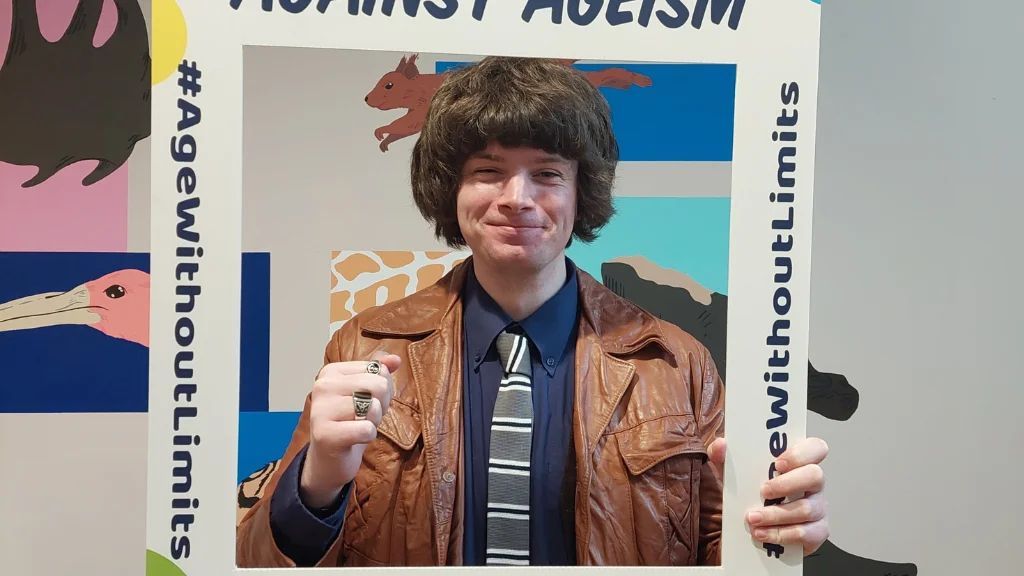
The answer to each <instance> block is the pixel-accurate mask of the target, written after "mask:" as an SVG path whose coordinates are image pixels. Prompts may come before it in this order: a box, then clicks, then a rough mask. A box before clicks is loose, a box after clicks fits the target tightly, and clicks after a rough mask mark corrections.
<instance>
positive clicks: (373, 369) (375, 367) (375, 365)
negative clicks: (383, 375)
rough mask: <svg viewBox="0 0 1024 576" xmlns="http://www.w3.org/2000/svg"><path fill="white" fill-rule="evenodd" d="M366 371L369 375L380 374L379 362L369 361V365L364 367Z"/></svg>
mask: <svg viewBox="0 0 1024 576" xmlns="http://www.w3.org/2000/svg"><path fill="white" fill-rule="evenodd" d="M366 371H367V372H368V373H370V374H380V362H378V361H376V360H370V363H369V364H367V365H366Z"/></svg>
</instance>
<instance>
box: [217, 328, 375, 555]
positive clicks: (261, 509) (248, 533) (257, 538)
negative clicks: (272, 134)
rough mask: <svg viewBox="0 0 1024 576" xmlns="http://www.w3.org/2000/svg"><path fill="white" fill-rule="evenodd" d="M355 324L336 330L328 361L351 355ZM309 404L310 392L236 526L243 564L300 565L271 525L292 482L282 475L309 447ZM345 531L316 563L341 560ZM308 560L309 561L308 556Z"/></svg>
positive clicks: (297, 463)
mask: <svg viewBox="0 0 1024 576" xmlns="http://www.w3.org/2000/svg"><path fill="white" fill-rule="evenodd" d="M354 324H355V323H354V322H347V323H346V324H345V326H343V327H342V328H341V329H340V330H338V331H337V332H336V333H335V334H334V337H333V338H332V339H331V342H330V343H329V344H328V345H327V349H326V351H325V352H324V365H326V364H330V363H334V362H341V361H342V360H344V359H345V358H346V357H347V356H350V355H351V350H349V347H351V346H352V342H354V340H353V339H352V338H351V337H348V338H346V335H347V334H348V333H349V332H350V330H347V328H349V326H354ZM309 407H310V396H309V395H308V394H307V395H306V402H305V405H304V406H303V409H302V415H301V416H300V417H299V423H298V424H297V425H296V426H295V430H294V431H293V432H292V439H291V442H289V444H288V448H287V449H286V450H285V453H284V456H283V457H282V459H281V465H280V466H278V468H277V470H276V471H275V472H274V474H273V476H271V478H270V480H269V482H267V486H266V489H265V490H264V494H263V497H262V498H260V499H259V501H257V502H256V504H255V505H254V506H253V507H252V508H250V509H249V512H248V513H246V515H245V516H244V517H243V518H242V520H241V522H239V524H238V527H237V529H236V530H235V562H236V564H237V565H238V567H239V568H292V567H295V566H296V562H295V560H293V559H292V558H290V557H289V556H288V555H287V554H285V553H284V552H283V551H282V550H281V548H280V546H279V544H281V543H284V542H280V543H279V542H278V540H277V539H276V538H275V536H274V528H273V527H272V526H271V519H270V514H271V508H272V506H271V501H272V500H273V499H274V497H275V495H276V494H275V493H276V492H277V490H278V488H279V487H281V488H282V489H283V490H285V491H287V488H288V486H289V483H288V482H285V483H284V486H282V478H283V477H284V475H285V474H288V473H289V472H294V471H295V470H296V469H297V466H298V465H299V464H300V462H299V461H297V458H298V457H300V456H301V455H302V454H304V453H305V448H306V446H307V445H308V444H309ZM280 496H281V498H285V499H286V498H287V497H288V496H289V495H288V494H284V493H282V494H281V495H280ZM346 502H347V499H346ZM342 514H343V512H342ZM341 533H342V531H341V530H340V529H338V530H337V532H336V533H335V534H334V536H333V538H332V539H331V540H330V541H329V542H327V545H326V552H324V553H323V554H322V556H321V557H320V558H319V560H318V561H317V562H316V563H315V564H314V565H315V566H317V567H321V566H337V565H339V564H340V562H339V561H338V560H339V554H340V550H341V537H340V536H341ZM285 547H286V548H288V547H289V546H288V544H287V543H285ZM304 563H308V560H307V561H306V562H304Z"/></svg>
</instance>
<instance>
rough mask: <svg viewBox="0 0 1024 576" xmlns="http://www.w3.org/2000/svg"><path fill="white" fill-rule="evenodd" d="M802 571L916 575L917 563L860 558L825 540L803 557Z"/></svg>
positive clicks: (829, 575)
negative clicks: (816, 548) (898, 562)
mask: <svg viewBox="0 0 1024 576" xmlns="http://www.w3.org/2000/svg"><path fill="white" fill-rule="evenodd" d="M804 573H805V574H808V575H809V576H815V575H819V574H820V575H821V576H917V565H915V564H909V563H907V564H896V563H893V562H882V561H881V560H869V559H867V558H861V557H860V556H855V555H853V554H850V553H849V552H847V551H845V550H843V549H842V548H840V547H838V546H836V545H835V544H833V543H832V542H830V541H828V540H826V541H825V543H824V544H822V545H821V548H818V550H817V551H816V552H815V553H814V554H811V555H809V556H807V557H806V558H804Z"/></svg>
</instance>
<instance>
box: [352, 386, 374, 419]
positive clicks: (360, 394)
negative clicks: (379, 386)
mask: <svg viewBox="0 0 1024 576" xmlns="http://www.w3.org/2000/svg"><path fill="white" fill-rule="evenodd" d="M372 403H373V396H371V395H370V393H369V392H364V391H362V390H359V391H357V392H353V393H352V407H353V408H354V409H355V413H356V420H365V419H366V415H367V414H369V413H370V405H371V404H372Z"/></svg>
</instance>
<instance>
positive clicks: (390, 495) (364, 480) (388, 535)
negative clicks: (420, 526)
mask: <svg viewBox="0 0 1024 576" xmlns="http://www.w3.org/2000/svg"><path fill="white" fill-rule="evenodd" d="M377 432H378V436H377V439H376V440H374V441H373V442H371V443H370V444H369V445H368V446H367V447H366V451H365V452H364V454H363V462H362V465H361V466H360V467H359V472H358V473H357V474H356V478H355V481H354V485H353V490H352V493H351V495H350V500H349V505H348V510H347V511H346V515H345V524H344V535H343V545H344V548H343V550H344V553H345V555H346V564H347V565H356V566H388V565H393V562H394V560H395V558H394V556H395V553H396V550H395V548H396V547H399V548H400V546H399V544H402V543H403V542H404V539H405V538H404V534H396V522H395V518H396V517H402V516H403V515H404V513H405V510H404V509H403V508H402V506H403V505H404V504H405V503H404V502H403V500H402V498H401V492H402V491H403V482H404V476H405V473H406V468H407V467H408V461H409V459H410V457H411V456H410V454H411V453H416V452H418V449H416V446H417V444H418V442H419V439H420V437H421V434H422V429H421V427H420V419H419V415H418V414H417V413H416V412H414V411H413V410H412V409H411V408H410V407H408V406H406V405H404V404H400V403H396V402H392V404H391V406H390V407H389V409H388V413H387V414H386V415H385V416H384V419H383V420H382V421H381V425H380V427H378V429H377ZM398 524H399V526H398V529H400V530H404V527H403V526H402V524H404V523H403V522H399V523H398ZM402 545H404V544H402ZM399 553H400V551H399Z"/></svg>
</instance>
